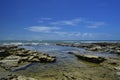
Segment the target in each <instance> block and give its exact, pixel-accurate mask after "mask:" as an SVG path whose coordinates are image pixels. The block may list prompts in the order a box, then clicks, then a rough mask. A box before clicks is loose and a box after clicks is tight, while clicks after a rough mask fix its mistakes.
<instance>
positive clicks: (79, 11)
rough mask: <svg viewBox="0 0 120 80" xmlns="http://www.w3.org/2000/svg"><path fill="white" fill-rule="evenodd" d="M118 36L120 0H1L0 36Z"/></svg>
mask: <svg viewBox="0 0 120 80" xmlns="http://www.w3.org/2000/svg"><path fill="white" fill-rule="evenodd" d="M68 39H70V40H120V0H0V40H68Z"/></svg>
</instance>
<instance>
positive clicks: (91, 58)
mask: <svg viewBox="0 0 120 80" xmlns="http://www.w3.org/2000/svg"><path fill="white" fill-rule="evenodd" d="M75 56H76V57H78V58H79V59H81V60H85V61H88V62H93V63H101V62H103V61H105V60H106V59H105V58H103V57H99V56H95V55H88V54H87V55H86V54H84V55H81V54H75Z"/></svg>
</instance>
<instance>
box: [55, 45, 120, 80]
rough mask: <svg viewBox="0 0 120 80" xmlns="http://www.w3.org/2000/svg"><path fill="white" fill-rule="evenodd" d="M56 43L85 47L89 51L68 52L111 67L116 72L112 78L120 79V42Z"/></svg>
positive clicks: (82, 58)
mask: <svg viewBox="0 0 120 80" xmlns="http://www.w3.org/2000/svg"><path fill="white" fill-rule="evenodd" d="M56 45H58V46H69V47H77V48H84V49H85V50H87V51H88V53H87V54H80V53H76V52H68V54H72V55H75V56H76V57H77V58H78V59H80V60H84V61H87V62H91V63H97V64H99V65H100V66H102V67H104V68H106V69H110V70H111V73H112V72H114V79H112V80H120V43H59V44H56ZM89 52H102V54H104V53H106V52H107V53H109V54H117V55H118V56H117V58H105V57H100V56H96V55H91V54H89ZM98 80H99V79H98ZM100 80H102V79H100Z"/></svg>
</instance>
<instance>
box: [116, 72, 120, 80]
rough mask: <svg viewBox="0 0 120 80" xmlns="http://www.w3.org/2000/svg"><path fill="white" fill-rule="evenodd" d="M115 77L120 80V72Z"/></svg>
mask: <svg viewBox="0 0 120 80" xmlns="http://www.w3.org/2000/svg"><path fill="white" fill-rule="evenodd" d="M115 76H116V80H120V72H116V74H115Z"/></svg>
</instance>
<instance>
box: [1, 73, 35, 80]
mask: <svg viewBox="0 0 120 80" xmlns="http://www.w3.org/2000/svg"><path fill="white" fill-rule="evenodd" d="M0 80H37V79H35V78H32V77H25V76H17V75H12V74H11V75H8V76H7V77H4V78H1V79H0Z"/></svg>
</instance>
